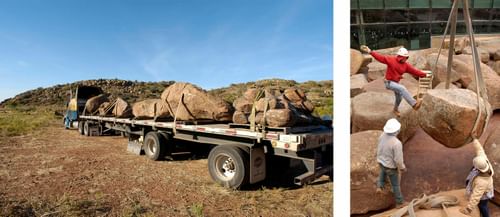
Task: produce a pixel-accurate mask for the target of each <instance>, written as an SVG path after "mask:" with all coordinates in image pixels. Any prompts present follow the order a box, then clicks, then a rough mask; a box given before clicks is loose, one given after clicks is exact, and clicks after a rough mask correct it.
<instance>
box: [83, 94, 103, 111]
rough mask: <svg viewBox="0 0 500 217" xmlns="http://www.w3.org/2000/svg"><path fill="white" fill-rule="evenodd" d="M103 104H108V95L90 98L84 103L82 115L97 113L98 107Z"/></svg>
mask: <svg viewBox="0 0 500 217" xmlns="http://www.w3.org/2000/svg"><path fill="white" fill-rule="evenodd" d="M103 103H109V98H108V95H106V94H100V95H98V96H94V97H91V98H90V99H88V100H87V102H86V103H85V112H84V114H87V115H93V114H97V113H99V107H100V106H101V105H102V104H103Z"/></svg>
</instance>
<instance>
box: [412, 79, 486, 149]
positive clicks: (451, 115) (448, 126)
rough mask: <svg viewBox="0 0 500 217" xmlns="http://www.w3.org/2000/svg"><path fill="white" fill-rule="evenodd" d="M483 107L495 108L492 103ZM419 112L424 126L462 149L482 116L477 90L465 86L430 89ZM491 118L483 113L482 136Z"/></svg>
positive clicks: (446, 141)
mask: <svg viewBox="0 0 500 217" xmlns="http://www.w3.org/2000/svg"><path fill="white" fill-rule="evenodd" d="M480 106H481V107H482V110H483V111H485V109H487V110H490V109H491V106H490V105H489V103H488V102H482V103H481V105H480ZM490 111H491V110H490ZM418 112H419V124H420V127H422V129H423V130H424V131H425V132H426V133H427V134H429V135H430V136H431V137H432V138H434V139H435V140H436V141H438V142H439V143H441V144H443V145H444V146H446V147H449V148H459V147H461V146H463V145H465V144H467V143H469V142H471V137H470V133H471V131H472V128H473V126H474V122H475V120H476V117H477V115H478V110H477V99H476V94H475V93H474V92H472V91H470V90H465V89H447V90H443V89H434V90H429V91H428V92H427V94H426V95H425V96H424V98H423V103H422V106H421V108H420V110H419V111H418ZM487 118H488V117H487V115H486V112H482V114H481V116H480V118H479V122H478V133H479V135H481V134H482V129H483V126H484V125H485V124H486V120H487Z"/></svg>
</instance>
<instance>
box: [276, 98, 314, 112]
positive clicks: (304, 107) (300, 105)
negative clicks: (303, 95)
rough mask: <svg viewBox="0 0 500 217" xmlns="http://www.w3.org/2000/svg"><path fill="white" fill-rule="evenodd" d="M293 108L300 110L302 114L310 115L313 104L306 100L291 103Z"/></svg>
mask: <svg viewBox="0 0 500 217" xmlns="http://www.w3.org/2000/svg"><path fill="white" fill-rule="evenodd" d="M291 104H292V105H293V106H294V107H295V108H297V109H298V110H300V111H301V112H304V113H306V114H311V113H312V112H313V111H314V104H312V102H311V101H309V100H306V101H300V102H292V103H291ZM276 108H280V106H277V107H276Z"/></svg>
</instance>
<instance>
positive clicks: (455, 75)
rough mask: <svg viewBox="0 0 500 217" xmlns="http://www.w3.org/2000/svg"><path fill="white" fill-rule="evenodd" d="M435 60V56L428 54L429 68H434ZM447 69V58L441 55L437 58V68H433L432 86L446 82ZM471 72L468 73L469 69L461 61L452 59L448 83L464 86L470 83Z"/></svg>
mask: <svg viewBox="0 0 500 217" xmlns="http://www.w3.org/2000/svg"><path fill="white" fill-rule="evenodd" d="M436 59H437V54H430V55H429V56H428V57H427V61H428V62H429V63H430V65H431V66H434V64H435V63H436ZM447 68H448V56H445V55H441V56H440V57H439V60H438V62H437V66H436V67H435V68H434V67H433V72H432V73H433V74H434V80H433V83H434V84H439V83H441V82H446V77H447V72H446V70H447ZM471 75H473V74H472V72H470V71H469V67H468V66H467V65H466V64H465V63H463V62H462V61H458V60H457V59H456V58H453V62H452V67H451V74H450V81H451V82H452V83H455V82H458V81H459V82H460V83H462V84H464V85H468V84H469V83H470V82H471V81H472V77H470V76H471Z"/></svg>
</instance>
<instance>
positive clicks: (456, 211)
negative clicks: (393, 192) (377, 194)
mask: <svg viewBox="0 0 500 217" xmlns="http://www.w3.org/2000/svg"><path fill="white" fill-rule="evenodd" d="M436 195H443V196H445V195H447V196H454V197H456V198H457V199H458V204H457V205H456V206H447V207H446V211H447V212H448V213H447V214H446V215H443V214H444V210H443V209H442V208H433V209H425V208H422V209H417V208H415V209H414V210H415V216H416V217H442V216H450V217H480V214H479V210H478V209H474V210H473V211H472V213H471V214H470V215H464V214H462V213H461V212H460V208H462V207H464V206H467V203H468V200H467V198H466V197H465V189H464V188H462V189H457V190H451V191H444V192H439V193H437V194H436ZM418 198H421V197H416V198H415V199H418ZM412 199H414V198H408V201H410V200H412ZM397 211H398V209H391V210H388V211H385V212H383V213H379V214H376V215H372V217H389V216H392V215H393V214H394V213H396V212H397ZM404 216H407V215H404Z"/></svg>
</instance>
